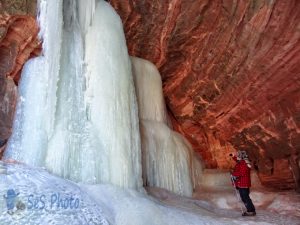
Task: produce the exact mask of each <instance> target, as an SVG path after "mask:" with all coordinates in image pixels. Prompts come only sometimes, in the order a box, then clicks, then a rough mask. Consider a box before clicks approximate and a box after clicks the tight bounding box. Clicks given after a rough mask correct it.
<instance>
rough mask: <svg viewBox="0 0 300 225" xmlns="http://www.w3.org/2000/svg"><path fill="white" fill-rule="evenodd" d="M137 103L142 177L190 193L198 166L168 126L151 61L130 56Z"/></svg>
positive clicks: (182, 140) (198, 173) (186, 145)
mask: <svg viewBox="0 0 300 225" xmlns="http://www.w3.org/2000/svg"><path fill="white" fill-rule="evenodd" d="M131 59H132V66H133V67H132V68H133V75H134V81H135V86H136V92H137V99H138V104H139V117H140V131H141V139H142V165H143V180H144V184H145V185H146V186H151V187H161V188H165V189H167V190H170V191H172V192H174V193H177V194H180V195H184V196H191V195H192V192H193V188H194V187H196V186H197V181H198V180H199V179H200V177H201V172H202V166H201V163H200V161H199V160H198V159H196V158H195V157H194V155H193V149H192V147H191V146H190V144H189V143H188V141H187V140H185V138H184V137H183V136H182V135H180V134H179V133H177V132H175V131H173V130H172V129H171V128H170V127H169V126H168V123H167V121H168V117H167V111H166V106H165V102H164V97H163V93H162V82H161V76H160V74H159V72H158V70H157V68H156V67H155V65H153V64H152V63H151V62H149V61H147V60H144V59H140V58H137V57H132V58H131Z"/></svg>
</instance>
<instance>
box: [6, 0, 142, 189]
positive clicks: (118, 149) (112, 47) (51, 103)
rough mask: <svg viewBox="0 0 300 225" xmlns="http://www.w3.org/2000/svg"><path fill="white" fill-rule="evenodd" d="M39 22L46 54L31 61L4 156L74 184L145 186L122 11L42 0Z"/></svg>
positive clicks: (97, 4) (88, 3)
mask: <svg viewBox="0 0 300 225" xmlns="http://www.w3.org/2000/svg"><path fill="white" fill-rule="evenodd" d="M62 2H63V3H62ZM39 20H40V26H41V37H42V39H43V40H44V42H43V56H41V57H38V58H35V59H33V60H31V61H29V62H28V63H27V64H26V65H25V68H24V71H23V74H22V80H21V82H20V100H19V103H18V106H17V107H18V109H17V113H16V117H15V123H14V131H13V135H12V137H11V139H10V140H9V144H8V148H7V151H6V153H5V158H6V159H8V158H13V159H15V160H18V161H22V162H25V163H27V164H30V165H34V166H36V165H37V166H45V167H46V168H47V169H48V170H50V171H52V172H53V173H55V174H58V175H60V176H63V177H65V178H69V179H72V180H75V181H83V182H88V183H100V182H102V183H112V184H116V185H119V186H122V187H129V188H140V187H141V185H142V180H141V155H140V152H141V148H140V145H141V144H140V133H139V127H138V112H137V103H136V98H135V92H134V85H133V79H132V75H131V62H130V59H129V56H128V53H127V47H126V43H125V37H124V34H123V28H122V23H121V20H120V18H119V16H118V15H117V14H116V13H115V11H114V10H113V9H112V7H111V6H110V5H109V4H108V3H106V2H105V1H95V0H88V1H85V3H84V4H83V1H81V0H78V1H73V0H64V1H60V0H41V1H40V16H39ZM62 24H64V25H62Z"/></svg>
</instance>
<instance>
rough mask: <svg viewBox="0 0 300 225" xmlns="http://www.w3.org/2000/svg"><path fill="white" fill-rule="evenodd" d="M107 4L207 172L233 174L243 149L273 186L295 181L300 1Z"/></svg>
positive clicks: (299, 145)
mask: <svg viewBox="0 0 300 225" xmlns="http://www.w3.org/2000/svg"><path fill="white" fill-rule="evenodd" d="M110 3H111V4H112V5H113V6H114V8H115V9H116V10H117V12H118V13H119V14H120V16H121V18H122V20H123V23H124V27H125V33H126V38H127V44H128V48H129V52H130V54H131V55H134V56H138V57H142V58H145V59H148V60H150V61H152V62H153V63H155V64H156V65H157V67H158V68H159V71H160V72H161V75H162V79H163V87H164V94H165V98H166V102H167V107H168V109H169V113H170V115H172V116H171V117H172V121H173V124H174V125H175V128H176V129H177V130H178V131H179V132H181V133H182V134H184V135H185V136H186V137H187V138H188V139H189V140H190V142H191V143H192V144H193V146H194V149H195V151H196V152H198V153H199V154H200V155H201V156H202V158H203V159H204V160H205V163H206V166H207V167H208V168H217V167H218V168H228V167H230V165H231V164H230V162H229V161H228V159H227V157H226V156H227V154H228V152H230V151H233V150H234V149H243V150H247V151H248V152H249V154H250V156H251V159H252V160H253V163H254V164H255V167H256V168H257V169H258V171H259V173H260V175H261V177H264V179H265V180H268V182H267V184H268V185H270V186H272V185H273V184H274V185H277V186H278V182H276V180H278V179H279V180H280V179H281V180H289V179H291V180H295V179H294V177H296V179H298V180H299V151H300V1H297V0H290V1H286V0H276V1H268V0H256V1H254V0H243V1H235V0H203V1H189V0H169V1H151V0H145V1H139V0H123V1H118V0H110ZM282 160H285V162H287V163H285V164H282V163H280V162H282ZM278 165H282V166H278ZM281 171H284V172H282V173H281ZM292 172H293V173H294V175H293V173H292ZM272 181H274V182H272ZM292 183H293V182H292ZM293 185H294V184H290V185H289V187H292V186H293ZM278 187H279V186H278Z"/></svg>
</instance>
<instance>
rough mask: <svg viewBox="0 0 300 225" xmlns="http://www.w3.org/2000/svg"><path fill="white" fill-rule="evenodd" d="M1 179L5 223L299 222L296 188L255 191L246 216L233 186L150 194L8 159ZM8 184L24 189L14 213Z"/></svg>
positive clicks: (1, 219)
mask: <svg viewBox="0 0 300 225" xmlns="http://www.w3.org/2000/svg"><path fill="white" fill-rule="evenodd" d="M0 185H1V186H0V210H1V211H0V224H1V225H2V224H3V225H5V224H20V225H21V224H24V225H25V224H26V225H30V224H41V225H43V224H45V225H46V224H47V225H48V224H53V225H54V224H55V225H56V224H59V225H60V224H72V225H73V224H117V225H148V224H149V225H156V224H157V225H158V224H161V225H167V224H170V225H199V224H222V225H223V224H272V225H273V224H286V225H299V224H300V196H299V194H296V193H292V192H283V193H280V194H279V195H275V194H274V193H271V192H266V191H253V192H252V194H251V196H252V199H253V201H254V203H255V204H256V206H257V216H256V217H241V216H240V214H241V213H240V209H239V205H238V204H237V203H236V199H235V195H234V190H232V189H229V188H228V189H226V188H223V189H218V190H215V191H211V189H210V191H208V190H202V191H201V192H198V193H197V194H196V195H195V196H194V197H195V198H196V199H197V200H195V199H189V198H183V197H179V196H176V195H174V194H171V193H169V192H167V191H164V190H161V189H156V188H149V189H147V191H148V193H149V194H150V195H146V194H145V193H140V192H137V191H133V190H128V189H127V190H125V189H122V188H118V187H115V186H112V185H104V184H103V185H84V184H76V183H73V182H70V181H67V180H64V179H61V178H59V177H56V176H53V175H51V174H49V173H48V172H47V171H45V170H43V169H37V168H30V167H27V166H23V165H13V164H3V163H1V164H0ZM9 189H13V190H14V191H15V193H19V194H18V195H17V196H16V198H15V199H14V203H15V207H14V209H13V210H12V211H10V214H9V213H8V211H7V205H6V200H7V199H5V198H4V197H3V196H5V197H7V190H9ZM20 202H21V203H23V205H24V206H25V208H22V207H20V204H19V203H20ZM76 203H77V205H76ZM16 206H18V207H16ZM76 206H77V207H76Z"/></svg>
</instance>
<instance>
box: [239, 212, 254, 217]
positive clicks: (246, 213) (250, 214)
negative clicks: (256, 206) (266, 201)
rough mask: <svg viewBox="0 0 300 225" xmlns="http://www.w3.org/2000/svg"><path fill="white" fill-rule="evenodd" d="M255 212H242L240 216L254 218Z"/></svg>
mask: <svg viewBox="0 0 300 225" xmlns="http://www.w3.org/2000/svg"><path fill="white" fill-rule="evenodd" d="M255 215H256V212H243V214H242V216H255Z"/></svg>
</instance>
